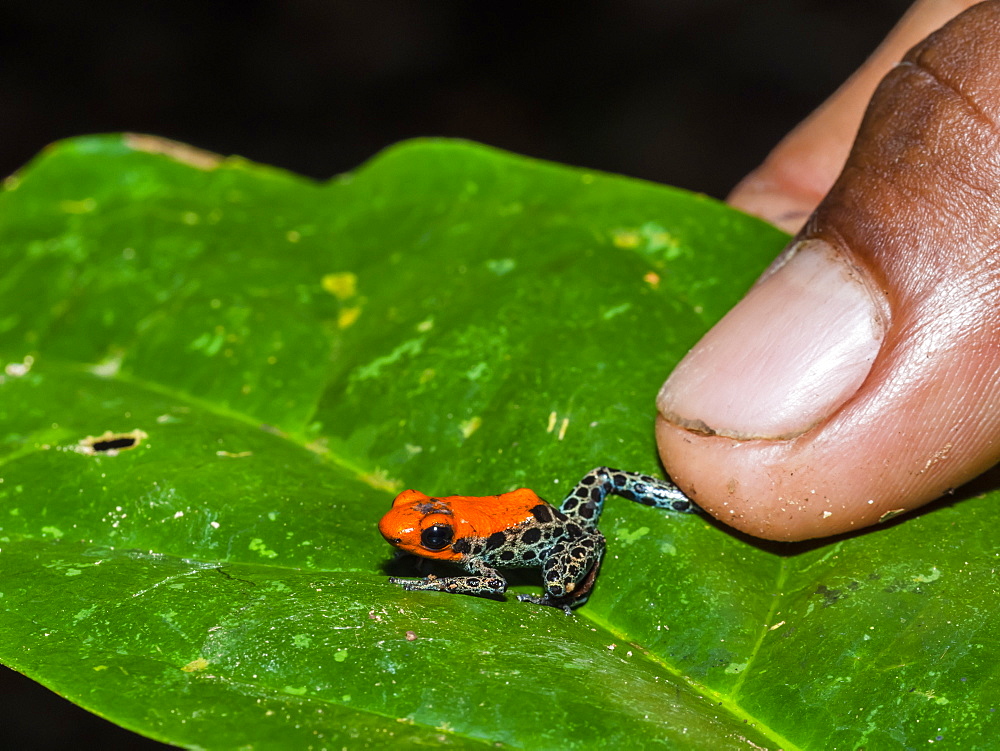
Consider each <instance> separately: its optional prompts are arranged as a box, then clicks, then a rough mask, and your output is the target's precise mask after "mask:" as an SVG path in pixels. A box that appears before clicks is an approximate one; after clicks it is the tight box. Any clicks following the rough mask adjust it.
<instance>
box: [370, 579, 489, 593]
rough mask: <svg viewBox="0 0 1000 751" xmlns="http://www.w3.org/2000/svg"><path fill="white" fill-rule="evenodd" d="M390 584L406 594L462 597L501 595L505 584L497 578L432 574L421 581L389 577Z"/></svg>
mask: <svg viewBox="0 0 1000 751" xmlns="http://www.w3.org/2000/svg"><path fill="white" fill-rule="evenodd" d="M389 581H390V582H391V583H392V584H400V585H402V587H403V589H405V590H406V591H407V592H454V593H456V594H462V595H502V594H503V593H504V592H506V591H507V582H506V581H505V580H504V579H502V578H500V577H498V576H445V577H438V576H434V574H430V575H429V576H426V577H424V578H423V579H400V578H398V577H395V576H391V577H389Z"/></svg>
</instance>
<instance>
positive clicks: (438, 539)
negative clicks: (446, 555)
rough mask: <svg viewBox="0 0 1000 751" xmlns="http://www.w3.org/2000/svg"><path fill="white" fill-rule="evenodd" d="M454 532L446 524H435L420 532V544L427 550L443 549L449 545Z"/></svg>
mask: <svg viewBox="0 0 1000 751" xmlns="http://www.w3.org/2000/svg"><path fill="white" fill-rule="evenodd" d="M454 537H455V532H454V530H452V528H451V526H450V525H448V524H435V525H434V526H432V527H428V528H427V529H425V530H424V531H423V532H421V533H420V544H421V545H423V546H424V547H425V548H427V549H428V550H443V549H444V548H446V547H448V546H449V545H451V541H452V540H453V539H454Z"/></svg>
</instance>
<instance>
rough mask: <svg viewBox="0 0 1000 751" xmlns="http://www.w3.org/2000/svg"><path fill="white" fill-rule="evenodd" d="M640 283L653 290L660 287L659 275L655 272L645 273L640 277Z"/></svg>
mask: <svg viewBox="0 0 1000 751" xmlns="http://www.w3.org/2000/svg"><path fill="white" fill-rule="evenodd" d="M642 281H644V282H645V283H646V284H648V285H649V286H650V287H652V288H653V289H657V288H659V286H660V275H659V274H657V273H656V272H655V271H647V272H646V273H645V274H643V276H642Z"/></svg>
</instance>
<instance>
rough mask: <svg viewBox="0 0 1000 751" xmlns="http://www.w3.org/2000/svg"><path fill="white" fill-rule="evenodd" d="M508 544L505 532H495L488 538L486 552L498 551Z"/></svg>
mask: <svg viewBox="0 0 1000 751" xmlns="http://www.w3.org/2000/svg"><path fill="white" fill-rule="evenodd" d="M505 542H507V535H505V534H504V533H503V532H494V533H493V534H491V535H490V536H489V537H487V538H486V550H496V549H497V548H499V547H502V546H503V544H504V543H505Z"/></svg>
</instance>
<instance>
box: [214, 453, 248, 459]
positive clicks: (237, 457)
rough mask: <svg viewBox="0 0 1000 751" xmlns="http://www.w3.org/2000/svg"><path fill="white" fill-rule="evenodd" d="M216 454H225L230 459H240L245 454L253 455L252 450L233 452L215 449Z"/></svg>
mask: <svg viewBox="0 0 1000 751" xmlns="http://www.w3.org/2000/svg"><path fill="white" fill-rule="evenodd" d="M215 455H216V456H225V457H228V458H230V459H242V458H243V457H245V456H253V451H237V452H235V453H233V452H232V451H216V452H215Z"/></svg>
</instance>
